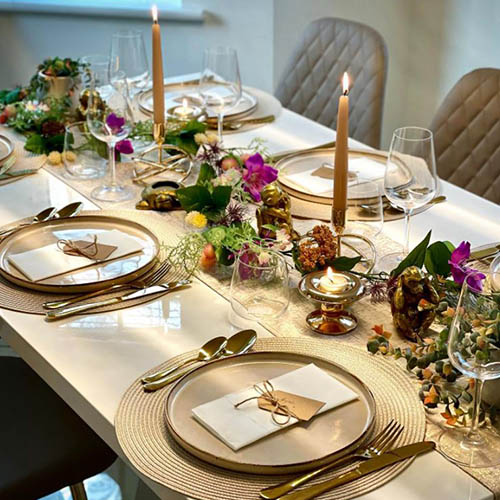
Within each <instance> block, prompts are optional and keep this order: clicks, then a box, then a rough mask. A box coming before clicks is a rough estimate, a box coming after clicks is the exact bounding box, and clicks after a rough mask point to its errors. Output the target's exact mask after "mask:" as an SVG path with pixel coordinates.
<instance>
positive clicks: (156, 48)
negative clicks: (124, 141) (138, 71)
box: [151, 5, 165, 123]
mask: <svg viewBox="0 0 500 500" xmlns="http://www.w3.org/2000/svg"><path fill="white" fill-rule="evenodd" d="M151 11H152V14H153V26H152V31H153V119H154V122H155V123H164V122H165V96H164V90H163V59H162V56H161V34H160V25H159V24H158V9H157V7H156V5H153V7H152V9H151Z"/></svg>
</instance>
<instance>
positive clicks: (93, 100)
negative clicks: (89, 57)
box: [87, 75, 134, 202]
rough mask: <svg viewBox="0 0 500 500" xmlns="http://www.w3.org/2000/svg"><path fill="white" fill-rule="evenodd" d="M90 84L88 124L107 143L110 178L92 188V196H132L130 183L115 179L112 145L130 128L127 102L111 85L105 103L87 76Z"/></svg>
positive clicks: (102, 198) (110, 199) (121, 198)
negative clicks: (127, 184)
mask: <svg viewBox="0 0 500 500" xmlns="http://www.w3.org/2000/svg"><path fill="white" fill-rule="evenodd" d="M90 82H91V88H90V92H89V94H88V96H89V97H88V107H87V125H88V127H89V130H90V133H91V134H92V135H93V136H94V137H95V138H96V139H98V140H99V141H101V142H103V143H105V144H107V146H108V165H109V179H108V181H107V182H106V184H104V185H102V186H98V187H97V188H95V189H94V190H93V191H92V193H91V197H92V198H94V199H96V200H100V201H107V202H118V201H124V200H129V199H131V198H132V197H133V196H134V191H133V189H132V188H131V187H130V186H122V185H119V184H118V182H117V180H116V160H115V146H116V144H117V143H118V142H120V141H123V140H124V139H126V138H127V137H128V135H129V134H130V132H131V130H132V125H131V123H130V120H128V119H127V113H128V108H127V102H126V100H125V98H124V97H123V96H122V95H121V94H120V92H118V91H117V90H116V89H115V88H114V87H113V91H112V93H111V95H110V97H109V98H108V100H107V102H106V103H105V105H103V104H102V103H101V102H100V100H98V98H97V95H98V94H96V93H95V90H94V89H95V86H94V83H95V79H94V78H93V76H92V75H91V77H90Z"/></svg>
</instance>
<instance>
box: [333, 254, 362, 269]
mask: <svg viewBox="0 0 500 500" xmlns="http://www.w3.org/2000/svg"><path fill="white" fill-rule="evenodd" d="M360 260H361V256H358V257H337V258H336V259H334V260H333V261H332V266H333V267H334V268H335V270H336V271H350V270H351V269H353V268H354V266H355V265H356V264H357V263H358V262H359V261H360Z"/></svg>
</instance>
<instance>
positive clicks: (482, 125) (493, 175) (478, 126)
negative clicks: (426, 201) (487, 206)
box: [431, 68, 500, 203]
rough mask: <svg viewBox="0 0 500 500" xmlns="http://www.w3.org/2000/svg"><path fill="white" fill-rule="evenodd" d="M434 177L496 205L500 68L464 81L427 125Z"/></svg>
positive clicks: (499, 167) (499, 175) (499, 158)
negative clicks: (430, 132) (433, 151)
mask: <svg viewBox="0 0 500 500" xmlns="http://www.w3.org/2000/svg"><path fill="white" fill-rule="evenodd" d="M431 129H432V130H433V132H434V144H435V148H436V161H437V169H438V174H439V176H440V177H441V178H442V179H446V180H448V181H450V182H452V183H453V184H456V185H457V186H460V187H463V188H465V189H467V190H468V191H471V192H473V193H476V194H478V195H480V196H483V197H484V198H486V199H488V200H491V201H494V202H495V203H500V69H493V68H480V69H476V70H474V71H471V72H470V73H467V74H466V75H465V76H463V77H462V78H461V79H460V80H459V81H458V82H457V83H456V84H455V86H454V87H453V88H452V89H451V90H450V92H449V93H448V95H447V96H446V97H445V99H444V101H443V103H442V104H441V107H440V108H439V109H438V112H437V113H436V116H435V117H434V120H433V121H432V124H431Z"/></svg>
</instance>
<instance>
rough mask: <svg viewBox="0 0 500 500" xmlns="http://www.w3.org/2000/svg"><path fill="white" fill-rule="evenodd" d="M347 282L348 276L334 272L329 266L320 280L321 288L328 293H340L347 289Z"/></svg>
mask: <svg viewBox="0 0 500 500" xmlns="http://www.w3.org/2000/svg"><path fill="white" fill-rule="evenodd" d="M347 283H348V281H347V278H346V277H345V276H344V275H343V274H338V273H334V272H333V271H332V269H331V268H330V267H329V268H328V269H327V270H326V274H325V275H324V276H322V277H321V278H320V280H319V288H320V290H321V291H322V292H326V293H340V292H343V291H344V290H345V288H346V286H347Z"/></svg>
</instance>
